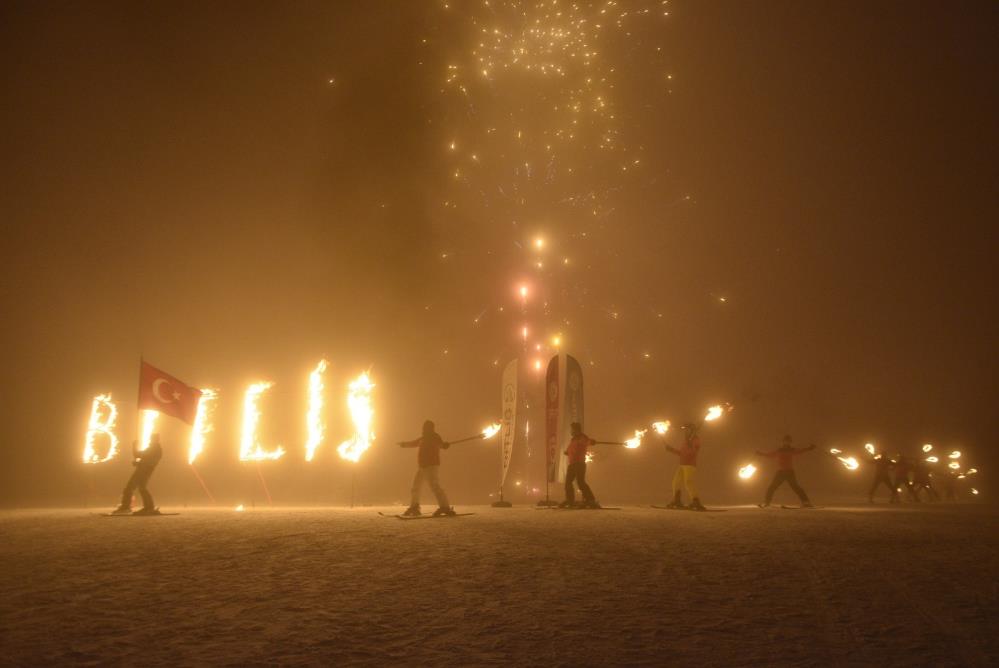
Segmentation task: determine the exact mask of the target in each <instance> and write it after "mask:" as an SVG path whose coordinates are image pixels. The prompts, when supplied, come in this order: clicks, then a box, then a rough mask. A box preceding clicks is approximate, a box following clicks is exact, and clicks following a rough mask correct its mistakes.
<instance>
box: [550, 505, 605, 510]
mask: <svg viewBox="0 0 999 668" xmlns="http://www.w3.org/2000/svg"><path fill="white" fill-rule="evenodd" d="M535 510H621V508H619V507H617V506H600V507H599V508H587V507H585V506H578V507H575V508H558V507H556V506H551V507H548V508H544V507H542V508H535Z"/></svg>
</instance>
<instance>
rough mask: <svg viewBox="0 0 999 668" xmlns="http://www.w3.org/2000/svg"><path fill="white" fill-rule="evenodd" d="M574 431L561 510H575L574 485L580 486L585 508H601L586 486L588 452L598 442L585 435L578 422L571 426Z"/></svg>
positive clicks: (568, 451)
mask: <svg viewBox="0 0 999 668" xmlns="http://www.w3.org/2000/svg"><path fill="white" fill-rule="evenodd" d="M569 428H570V429H571V430H572V440H571V441H569V447H568V449H566V451H565V454H566V455H568V456H569V467H568V469H566V472H565V501H563V502H562V503H560V504H558V507H559V508H573V507H575V505H576V490H575V489H574V488H573V486H572V483H573V482H575V483H576V485H578V486H579V491H580V492H582V494H583V499H584V501H583V507H584V508H599V507H600V504H599V503H597V500H596V498H594V496H593V490H591V489H590V486H589V485H587V484H586V452H587V448H589V447H590V446H591V445H596V441H594V440H593V439H592V438H590V437H589V436H587V435H586V434H584V433H583V426H582V425H581V424H579V423H578V422H573V423H572V424H571V425H569Z"/></svg>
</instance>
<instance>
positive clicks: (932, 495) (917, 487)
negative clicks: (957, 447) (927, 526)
mask: <svg viewBox="0 0 999 668" xmlns="http://www.w3.org/2000/svg"><path fill="white" fill-rule="evenodd" d="M924 489H925V490H926V498H927V500H928V501H939V500H940V495H939V494H937V490H935V489H934V488H933V476H932V474H931V473H930V467H929V465H928V464H927V463H926V462H925V461H923V460H921V459H917V460H916V461H915V464H914V465H913V467H912V494H913V496H915V497H916V500H917V501H920V500H921V499H920V497H919V493H920V492H921V491H923V490H924Z"/></svg>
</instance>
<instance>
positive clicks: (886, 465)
mask: <svg viewBox="0 0 999 668" xmlns="http://www.w3.org/2000/svg"><path fill="white" fill-rule="evenodd" d="M882 484H883V485H885V486H886V487H887V488H888V489H889V490H891V501H890V502H891V503H898V491H897V490H896V489H895V485H893V484H892V482H891V460H890V459H888V458H887V457H885V456H884V455H880V454H878V455H874V482H873V483H871V489H870V491H869V492H867V502H868V503H874V495H875V494H876V493H877V491H878V487H879V486H880V485H882Z"/></svg>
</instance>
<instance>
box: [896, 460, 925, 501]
mask: <svg viewBox="0 0 999 668" xmlns="http://www.w3.org/2000/svg"><path fill="white" fill-rule="evenodd" d="M911 471H912V460H911V459H909V458H908V457H906V456H905V455H902V454H898V455H896V456H895V489H896V491H898V492H899V493H900V492H901V491H902V489H903V488H904V489H906V490H908V492H909V500H910V501H915V502H916V503H918V502H919V497H917V496H916V492H915V491H914V490H913V488H912V481H911V480H909V473H910V472H911Z"/></svg>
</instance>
